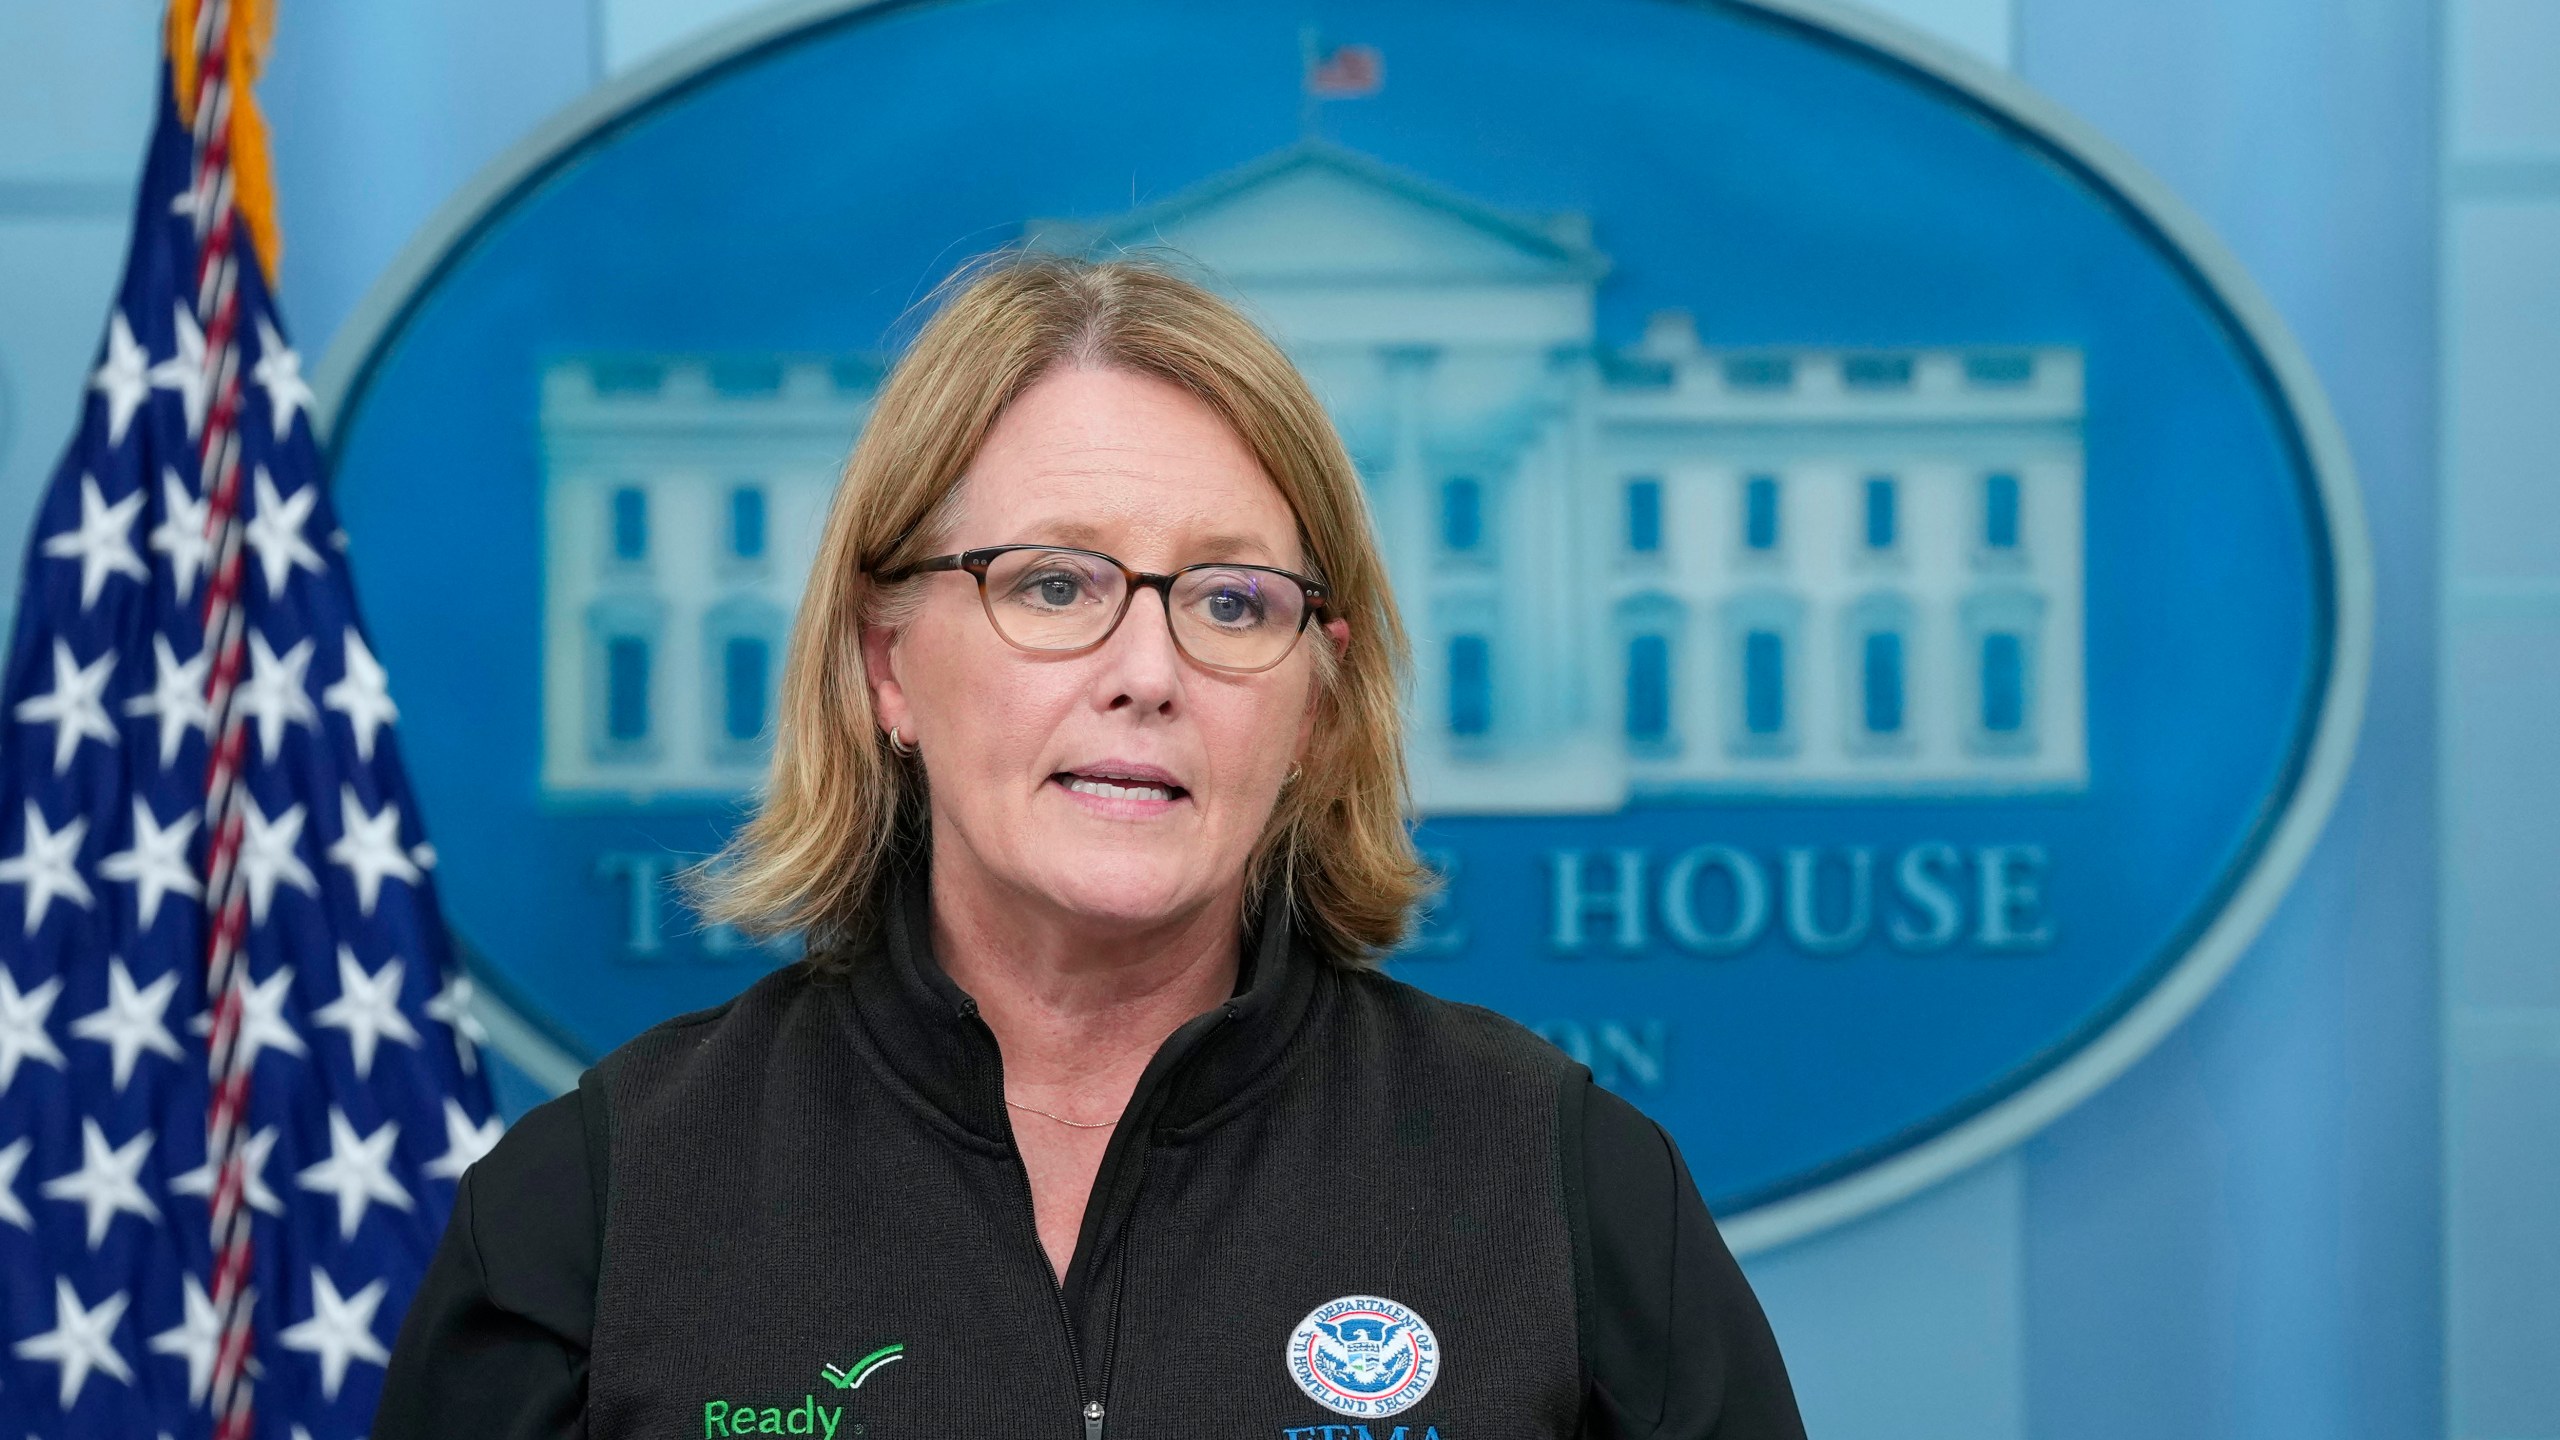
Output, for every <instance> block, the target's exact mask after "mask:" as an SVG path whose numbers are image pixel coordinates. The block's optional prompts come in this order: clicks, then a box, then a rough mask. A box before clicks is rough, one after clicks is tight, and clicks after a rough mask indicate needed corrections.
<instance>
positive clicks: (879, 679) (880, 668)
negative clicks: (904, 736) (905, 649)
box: [862, 625, 915, 730]
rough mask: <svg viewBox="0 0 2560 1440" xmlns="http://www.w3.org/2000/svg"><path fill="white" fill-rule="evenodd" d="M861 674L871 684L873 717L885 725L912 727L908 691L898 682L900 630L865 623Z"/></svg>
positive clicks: (866, 682) (911, 728)
mask: <svg viewBox="0 0 2560 1440" xmlns="http://www.w3.org/2000/svg"><path fill="white" fill-rule="evenodd" d="M862 678H863V681H864V683H865V684H868V685H869V686H870V687H871V714H872V718H873V719H874V720H875V721H877V722H878V723H879V724H880V725H881V726H883V727H889V726H900V727H904V728H905V729H908V730H913V729H914V728H915V726H914V725H913V723H912V719H913V717H911V716H910V715H908V713H907V692H906V690H905V689H904V688H902V687H901V686H900V685H899V684H898V632H897V631H896V630H895V629H893V628H891V627H889V626H887V625H865V626H863V627H862Z"/></svg>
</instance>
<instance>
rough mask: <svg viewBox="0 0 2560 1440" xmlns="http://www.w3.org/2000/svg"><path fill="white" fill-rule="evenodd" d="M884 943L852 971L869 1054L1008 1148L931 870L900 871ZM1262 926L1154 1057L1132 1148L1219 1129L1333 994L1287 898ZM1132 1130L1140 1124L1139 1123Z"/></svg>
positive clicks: (1127, 1132) (1268, 902)
mask: <svg viewBox="0 0 2560 1440" xmlns="http://www.w3.org/2000/svg"><path fill="white" fill-rule="evenodd" d="M894 896H895V899H894V902H893V903H892V904H891V906H890V907H889V913H888V915H887V917H886V923H885V924H884V925H883V926H882V927H881V939H880V941H879V943H877V944H876V945H875V946H873V947H872V949H871V953H870V954H867V955H859V956H855V957H852V958H851V960H850V961H849V963H847V964H846V965H845V967H844V968H845V972H846V973H845V987H846V991H847V993H848V996H849V998H850V999H851V1001H852V1008H853V1010H854V1012H855V1017H854V1018H855V1020H856V1022H857V1023H856V1026H855V1028H856V1030H857V1031H858V1032H859V1035H860V1038H861V1039H862V1040H863V1041H865V1042H867V1043H866V1044H865V1046H864V1048H866V1049H868V1050H869V1051H871V1052H872V1054H873V1055H874V1057H875V1058H876V1060H877V1061H878V1062H879V1063H880V1064H882V1065H883V1066H885V1067H886V1068H887V1069H888V1070H889V1071H891V1072H892V1073H893V1078H894V1080H895V1081H896V1082H897V1083H898V1084H899V1085H900V1086H901V1087H902V1088H905V1089H907V1090H909V1091H911V1092H912V1093H913V1094H914V1096H915V1097H916V1098H917V1099H919V1100H921V1101H922V1102H923V1103H924V1104H925V1105H926V1106H927V1107H928V1108H930V1109H931V1110H933V1111H934V1112H936V1113H937V1114H939V1115H940V1116H941V1117H942V1118H943V1119H944V1120H946V1121H947V1122H949V1123H950V1124H951V1125H953V1126H955V1127H957V1128H958V1129H959V1130H961V1131H963V1132H965V1133H966V1134H967V1135H969V1136H970V1137H971V1138H973V1139H976V1140H978V1141H981V1142H983V1143H985V1144H988V1145H991V1146H996V1147H1002V1148H1006V1149H1010V1148H1011V1137H1012V1133H1013V1132H1012V1126H1011V1118H1010V1116H1009V1115H1008V1114H1007V1112H1006V1108H1005V1103H1004V1088H1003V1072H1002V1059H1001V1055H1000V1053H999V1052H998V1050H997V1047H996V1043H995V1036H994V1032H992V1031H991V1030H989V1029H988V1028H987V1026H986V1023H985V1021H983V1020H982V1019H980V1018H979V1016H978V1013H977V1002H976V1001H975V1000H974V999H972V998H971V997H970V996H969V995H968V994H967V993H966V992H965V991H963V990H962V989H961V988H960V986H959V985H958V984H957V983H956V982H954V981H953V980H952V978H951V977H950V975H949V974H947V973H946V972H945V971H944V970H943V968H942V964H941V962H940V961H939V960H938V959H936V958H935V956H934V953H933V942H932V934H933V926H932V901H931V895H930V888H929V884H928V880H927V874H926V870H925V866H924V865H923V864H922V863H914V864H910V865H907V866H904V867H902V870H901V873H900V874H899V876H898V877H897V879H896V881H895V890H894ZM1259 908H1260V911H1261V915H1260V921H1259V924H1258V925H1257V926H1256V927H1255V929H1254V931H1253V932H1252V933H1249V934H1248V935H1246V936H1245V937H1244V938H1243V941H1242V949H1243V953H1242V955H1241V956H1240V957H1239V964H1238V966H1237V976H1236V989H1235V992H1234V993H1233V994H1232V995H1231V996H1229V997H1228V999H1227V1000H1225V1001H1224V1002H1223V1003H1221V1004H1220V1005H1218V1006H1217V1007H1215V1008H1213V1009H1211V1010H1208V1011H1206V1012H1203V1013H1202V1014H1200V1015H1198V1016H1195V1017H1193V1018H1192V1019H1190V1020H1188V1021H1186V1022H1184V1023H1183V1024H1182V1025H1181V1026H1180V1027H1179V1028H1177V1029H1176V1030H1175V1031H1174V1032H1173V1034H1172V1035H1170V1036H1168V1037H1167V1038H1166V1039H1165V1042H1164V1044H1163V1045H1162V1046H1161V1047H1159V1048H1158V1050H1157V1052H1156V1054H1155V1057H1154V1058H1153V1059H1152V1060H1150V1061H1149V1062H1148V1064H1147V1068H1146V1070H1145V1072H1144V1073H1143V1074H1142V1075H1141V1076H1140V1078H1139V1080H1138V1085H1137V1089H1136V1091H1135V1092H1134V1093H1133V1094H1132V1095H1131V1096H1130V1100H1129V1108H1128V1110H1127V1111H1126V1112H1124V1116H1125V1118H1124V1122H1123V1124H1122V1125H1121V1126H1120V1129H1119V1131H1118V1132H1117V1133H1115V1134H1114V1136H1113V1140H1112V1144H1113V1148H1114V1149H1117V1148H1119V1147H1120V1146H1121V1144H1122V1143H1123V1141H1124V1140H1127V1139H1129V1138H1132V1137H1133V1136H1134V1135H1136V1134H1137V1133H1139V1132H1141V1131H1144V1130H1149V1129H1152V1130H1154V1131H1156V1132H1158V1133H1160V1134H1164V1133H1165V1132H1170V1134H1169V1135H1167V1138H1179V1137H1180V1135H1181V1133H1182V1132H1185V1131H1189V1130H1191V1129H1194V1128H1196V1127H1201V1126H1205V1125H1213V1124H1216V1123H1218V1122H1220V1121H1222V1120H1224V1119H1226V1118H1227V1117H1228V1116H1229V1115H1231V1114H1233V1113H1235V1111H1236V1110H1238V1109H1240V1108H1242V1106H1243V1105H1244V1104H1245V1103H1247V1102H1249V1100H1250V1098H1251V1093H1252V1092H1253V1091H1254V1090H1257V1089H1258V1088H1259V1085H1258V1083H1257V1082H1259V1081H1260V1080H1262V1079H1264V1078H1265V1077H1268V1076H1271V1075H1273V1074H1275V1073H1276V1072H1277V1070H1278V1066H1279V1061H1280V1060H1281V1058H1282V1055H1283V1053H1284V1052H1285V1051H1286V1049H1287V1048H1288V1045H1289V1042H1290V1041H1291V1039H1293V1038H1294V1037H1295V1036H1296V1034H1297V1031H1298V1029H1299V1027H1300V1025H1301V1024H1302V1023H1303V1022H1304V1020H1305V1019H1306V1016H1307V1014H1308V1011H1309V1009H1310V1008H1311V1006H1313V1005H1314V1004H1315V1003H1317V1001H1318V999H1319V996H1320V992H1322V991H1323V990H1324V989H1325V988H1326V987H1325V981H1326V978H1327V975H1326V972H1327V970H1328V968H1329V967H1328V964H1327V962H1326V961H1325V960H1324V959H1323V958H1322V957H1321V956H1318V955H1315V954H1312V953H1310V952H1309V951H1308V950H1307V949H1306V948H1305V947H1304V946H1303V945H1301V944H1299V943H1297V937H1296V935H1295V933H1294V927H1293V926H1292V924H1291V923H1290V922H1291V916H1290V913H1289V908H1290V907H1289V902H1288V898H1287V892H1286V891H1285V890H1284V889H1282V888H1281V887H1280V886H1278V885H1277V884H1275V885H1273V886H1272V887H1271V888H1270V889H1268V890H1266V891H1265V892H1264V895H1263V903H1262V905H1261V906H1260V907H1259ZM1130 1121H1135V1122H1137V1123H1136V1124H1135V1125H1132V1124H1131V1123H1129V1122H1130Z"/></svg>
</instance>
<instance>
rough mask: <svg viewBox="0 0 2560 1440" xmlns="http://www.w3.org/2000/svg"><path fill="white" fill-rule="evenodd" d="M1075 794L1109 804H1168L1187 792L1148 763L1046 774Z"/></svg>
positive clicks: (1187, 792)
mask: <svg viewBox="0 0 2560 1440" xmlns="http://www.w3.org/2000/svg"><path fill="white" fill-rule="evenodd" d="M1049 778H1050V779H1051V780H1054V781H1056V782H1057V783H1058V784H1060V785H1063V786H1065V787H1066V788H1067V789H1069V790H1072V791H1074V792H1075V793H1076V794H1078V795H1084V796H1088V797H1090V798H1092V799H1095V800H1100V801H1103V802H1106V803H1110V804H1137V805H1141V806H1154V805H1169V804H1172V803H1173V802H1174V801H1176V800H1180V799H1182V798H1184V797H1185V796H1187V795H1189V794H1190V793H1191V792H1190V791H1188V790H1186V789H1184V788H1183V787H1182V786H1180V785H1177V784H1175V783H1174V781H1173V777H1172V776H1171V775H1169V774H1166V773H1165V772H1164V771H1161V770H1158V769H1156V768H1155V767H1154V766H1152V765H1143V766H1142V765H1125V766H1124V765H1096V766H1091V767H1088V768H1085V769H1082V770H1061V771H1059V772H1058V773H1057V774H1055V775H1052V776H1050V777H1049Z"/></svg>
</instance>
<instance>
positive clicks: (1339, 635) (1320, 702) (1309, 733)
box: [1290, 619, 1351, 760]
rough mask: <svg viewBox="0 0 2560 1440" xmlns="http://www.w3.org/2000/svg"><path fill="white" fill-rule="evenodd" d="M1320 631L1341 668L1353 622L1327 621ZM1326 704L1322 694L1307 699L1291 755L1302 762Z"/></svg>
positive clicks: (1299, 720)
mask: <svg viewBox="0 0 2560 1440" xmlns="http://www.w3.org/2000/svg"><path fill="white" fill-rule="evenodd" d="M1319 629H1320V630H1321V632H1322V633H1323V635H1324V638H1325V643H1327V644H1329V645H1331V646H1332V647H1333V662H1334V664H1335V665H1336V666H1339V665H1340V664H1341V663H1342V658H1343V655H1344V654H1345V653H1346V652H1348V651H1349V649H1350V648H1351V622H1350V621H1348V620H1342V619H1333V620H1327V621H1325V622H1324V624H1323V625H1322V626H1320V627H1319ZM1324 703H1325V697H1324V696H1323V695H1322V694H1321V693H1316V694H1310V695H1309V696H1308V697H1307V709H1306V713H1305V714H1303V715H1300V716H1299V717H1298V743H1297V745H1296V747H1295V748H1294V749H1292V750H1291V751H1290V753H1291V754H1293V755H1296V756H1297V757H1298V758H1299V759H1301V760H1303V759H1305V758H1306V754H1307V744H1308V742H1309V741H1311V740H1313V739H1315V733H1316V714H1317V712H1319V711H1321V710H1322V709H1323V708H1324Z"/></svg>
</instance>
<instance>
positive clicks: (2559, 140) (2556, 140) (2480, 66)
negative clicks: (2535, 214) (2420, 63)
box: [2445, 0, 2560, 157]
mask: <svg viewBox="0 0 2560 1440" xmlns="http://www.w3.org/2000/svg"><path fill="white" fill-rule="evenodd" d="M2445 15H2446V22H2447V24H2446V36H2445V44H2446V50H2447V52H2448V53H2447V55H2446V57H2445V58H2446V62H2447V70H2446V73H2447V77H2448V80H2449V86H2448V90H2449V93H2448V94H2447V96H2446V100H2447V102H2448V103H2447V105H2446V107H2445V113H2446V115H2447V117H2448V118H2449V120H2450V121H2451V125H2450V131H2451V133H2450V136H2449V138H2450V140H2451V141H2452V145H2453V148H2454V150H2455V151H2456V153H2459V154H2463V155H2469V156H2475V157H2488V156H2499V155H2526V154H2543V155H2548V154H2551V153H2553V152H2560V84H2554V83H2552V78H2553V75H2554V74H2555V72H2560V5H2554V4H2552V3H2551V0H2450V3H2448V4H2447V5H2446V7H2445Z"/></svg>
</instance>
